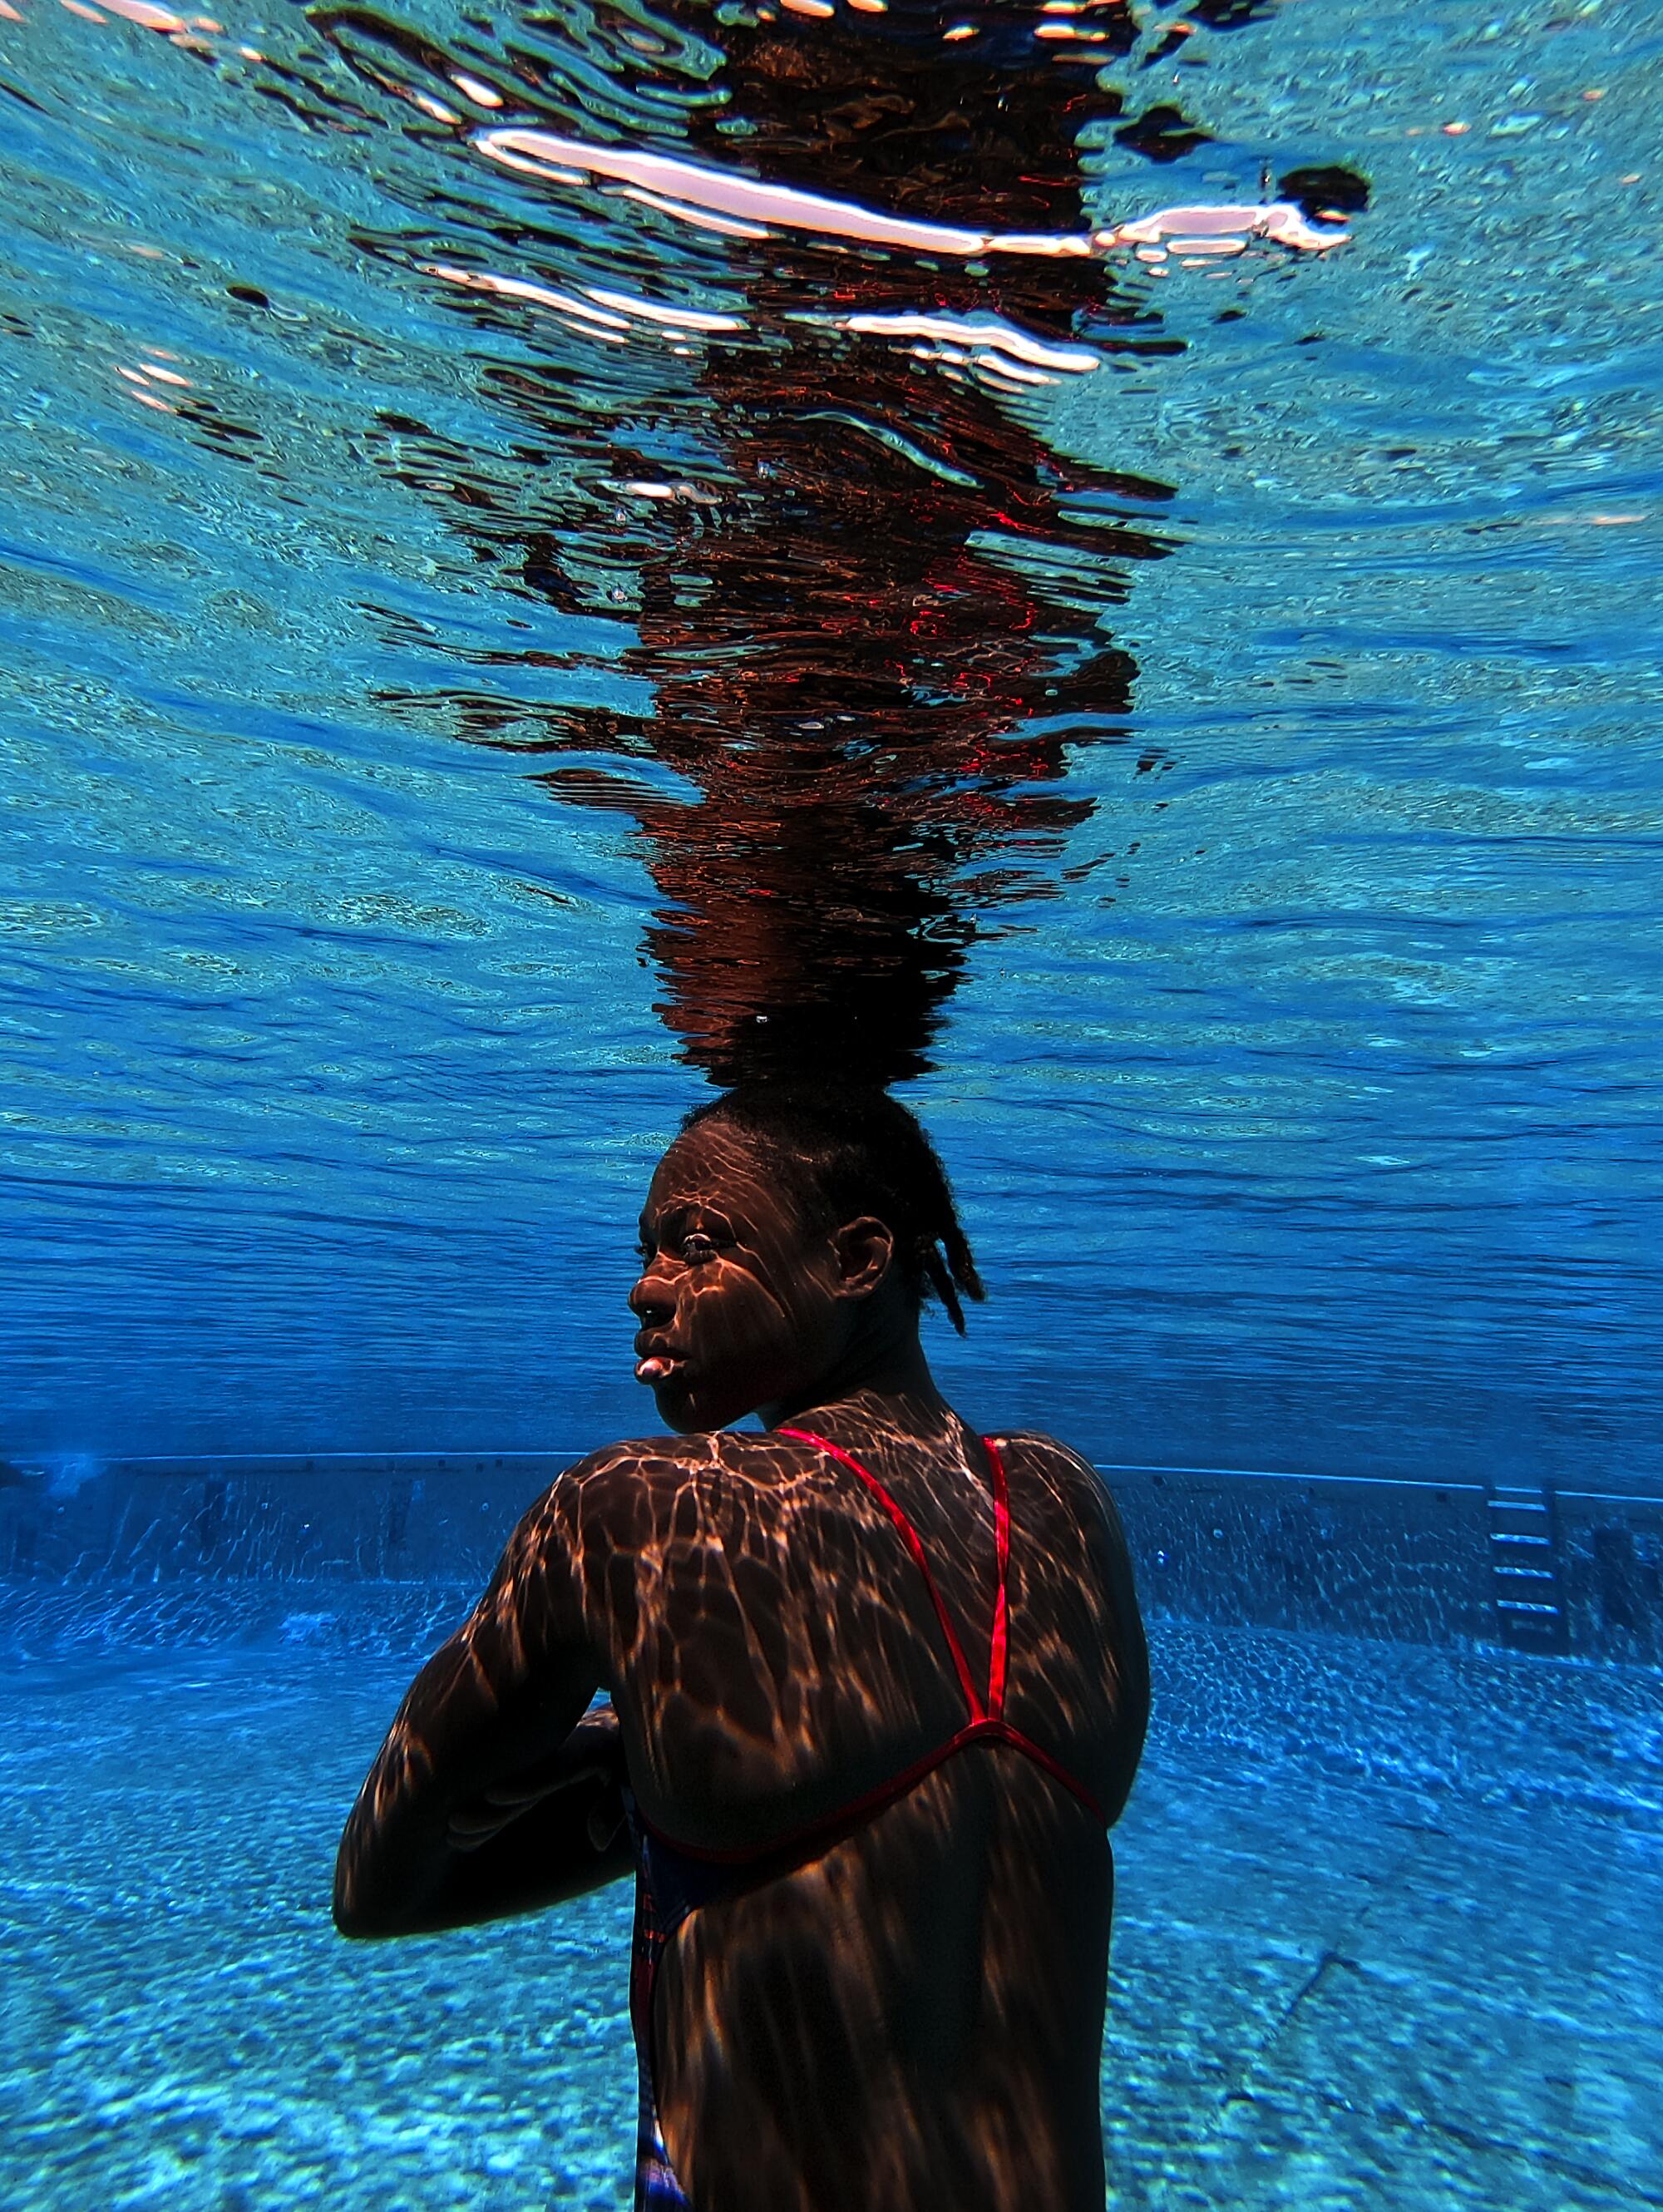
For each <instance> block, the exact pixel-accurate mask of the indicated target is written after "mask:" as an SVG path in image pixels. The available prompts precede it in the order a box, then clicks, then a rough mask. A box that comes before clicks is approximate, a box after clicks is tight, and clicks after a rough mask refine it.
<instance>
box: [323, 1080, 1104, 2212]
mask: <svg viewBox="0 0 1663 2212" xmlns="http://www.w3.org/2000/svg"><path fill="white" fill-rule="evenodd" d="M642 1237H643V1246H644V1258H645V1263H646V1264H645V1270H644V1272H643V1273H642V1275H641V1278H640V1281H639V1282H638V1283H637V1284H636V1285H635V1287H634V1291H632V1292H631V1294H630V1304H631V1305H632V1307H633V1308H634V1311H635V1314H636V1316H637V1318H638V1320H639V1322H640V1335H639V1336H638V1338H637V1340H636V1348H637V1352H638V1355H639V1364H638V1367H637V1370H636V1371H637V1373H638V1375H639V1376H640V1378H641V1379H642V1380H643V1381H645V1382H646V1383H650V1385H651V1386H652V1391H653V1394H654V1396H655V1398H656V1400H657V1401H658V1406H659V1413H660V1414H661V1415H662V1416H663V1417H664V1418H665V1419H666V1420H667V1421H668V1422H669V1423H670V1424H671V1426H672V1427H673V1428H674V1429H675V1430H676V1431H677V1432H678V1433H677V1437H657V1438H653V1439H652V1440H650V1441H647V1442H645V1443H627V1444H621V1445H617V1446H615V1447H613V1448H612V1449H609V1450H606V1451H602V1452H598V1453H597V1454H595V1455H593V1456H592V1457H591V1458H589V1459H587V1460H586V1461H584V1462H581V1463H580V1465H578V1466H577V1467H575V1468H572V1469H570V1470H569V1471H568V1472H567V1474H563V1475H562V1476H561V1478H560V1480H558V1481H557V1482H556V1483H555V1485H554V1486H553V1487H552V1488H551V1489H550V1490H549V1492H547V1494H546V1495H545V1496H544V1497H543V1498H542V1499H541V1500H539V1502H538V1503H537V1504H536V1505H535V1506H534V1507H533V1508H532V1509H531V1512H530V1513H529V1514H528V1515H527V1516H526V1517H525V1520H524V1521H523V1522H522V1523H521V1524H520V1527H519V1529H518V1530H517V1531H516V1533H515V1534H514V1536H513V1540H512V1541H511V1542H510V1544H509V1546H508V1548H507V1552H506V1553H505V1554H504V1556H503V1559H502V1562H501V1565H500V1566H499V1567H498V1570H497V1571H496V1574H495V1577H494V1578H493V1580H492V1582H491V1584H490V1586H489V1589H488V1590H487V1591H486V1593H485V1595H484V1596H483V1598H482V1599H481V1601H480V1602H479V1604H478V1606H477V1607H476V1609H475V1611H474V1613H473V1615H472V1617H471V1618H470V1620H469V1621H468V1622H467V1623H466V1625H465V1626H464V1627H463V1628H462V1629H461V1630H460V1631H459V1632H458V1633H457V1635H455V1636H454V1637H453V1638H452V1639H451V1641H450V1642H449V1643H448V1644H446V1646H445V1647H444V1649H443V1650H441V1651H440V1653H439V1654H438V1655H437V1656H436V1657H435V1658H434V1659H433V1660H432V1661H430V1662H429V1663H428V1665H427V1667H425V1668H423V1669H422V1673H421V1674H420V1675H418V1677H417V1678H416V1682H415V1684H414V1685H413V1686H412V1687H411V1689H410V1693H409V1695H408V1696H407V1697H406V1699H405V1700H404V1705H403V1706H402V1707H401V1709H400V1711H399V1713H398V1718H397V1719H396V1720H395V1722H394V1723H393V1726H392V1729H391V1732H390V1734H389V1735H388V1737H387V1740H386V1742H385V1745H384V1746H383V1747H382V1749H381V1751H380V1753H379V1756H378V1757H377V1759H376V1761H375V1764H374V1765H373V1768H372V1769H371V1771H370V1774H369V1778H368V1779H367V1782H366V1783H365V1785H364V1788H363V1790H362V1793H361V1796H360V1797H359V1800H358V1803H357V1805H356V1807H355V1808H354V1811H353V1814H352V1816H351V1819H350V1820H349V1822H348V1824H347V1829H346V1833H345V1835H344V1837H343V1839H342V1844H341V1854H340V1860H339V1864H338V1867H337V1877H336V1908H335V1909H336V1918H337V1923H338V1925H339V1926H340V1927H341V1929H343V1931H344V1932H345V1933H346V1934H348V1935H351V1936H391V1935H401V1934H408V1933H415V1932H418V1931H422V1930H429V1929H442V1928H448V1927H455V1926H459V1925H463V1924H465V1923H470V1922H476V1921H482V1920H488V1919H491V1918H494V1917H500V1916H501V1915H503V1914H506V1913H512V1912H517V1911H531V1910H534V1909H536V1908H537V1907H539V1906H543V1905H553V1904H557V1903H559V1902H561V1900H562V1899H567V1898H571V1897H574V1896H576V1895H578V1894H580V1893H582V1892H584V1891H586V1890H588V1889H591V1888H593V1887H596V1886H597V1885H598V1884H599V1883H602V1882H605V1881H610V1880H612V1879H614V1878H615V1877H616V1876H618V1875H622V1874H624V1873H625V1872H627V1871H628V1870H629V1869H631V1868H632V1867H633V1868H634V1870H635V1873H636V1875H637V1893H636V1895H637V1909H636V1933H635V1967H634V1980H633V1984H632V2014H633V2017H634V2026H635V2033H636V2039H637V2044H638V2048H639V2051H640V2063H641V2078H642V2085H643V2094H642V2132H641V2148H640V2162H639V2166H638V2178H637V2196H636V2203H637V2204H638V2206H639V2205H648V2204H652V2205H683V2206H698V2207H702V2208H707V2212H713V2208H718V2207H719V2208H721V2212H747V2208H752V2207H755V2208H756V2212H791V2208H803V2212H807V2208H810V2207H826V2208H828V2212H829V2208H833V2207H835V2208H836V2212H850V2208H853V2207H859V2208H862V2212H879V2208H893V2212H902V2209H903V2208H905V2212H925V2208H928V2212H938V2208H941V2207H944V2206H949V2205H950V2206H955V2207H970V2206H975V2207H983V2206H985V2207H989V2208H993V2207H1010V2208H1013V2212H1014V2208H1017V2207H1021V2208H1022V2212H1075V2208H1078V2209H1079V2212H1085V2208H1087V2207H1089V2208H1091V2212H1101V2207H1102V2202H1103V2166H1102V2133H1101V2125H1100V2120H1099V2110H1098V2080H1097V2069H1098V2063H1099V2056H1100V2051H1101V2045H1102V2019H1103V2002H1104V1990H1105V1983H1106V1977H1107V1967H1108V1933H1109V1912H1110V1903H1111V1895H1112V1868H1111V1861H1110V1856H1109V1850H1108V1840H1107V1836H1106V1830H1107V1828H1108V1826H1109V1824H1110V1823H1111V1822H1112V1821H1113V1820H1114V1818H1115V1817H1116V1815H1117V1814H1119V1812H1120V1808H1121V1805H1122V1804H1123V1803H1124V1802H1125V1799H1126V1792H1127V1790H1128V1789H1129V1787H1130V1785H1131V1782H1132V1773H1133V1771H1134V1769H1135V1767H1136V1765H1137V1760H1138V1753H1139V1749H1140V1747H1141V1744H1142V1740H1143V1733H1144V1721H1145V1717H1146V1714H1147V1709H1148V1674H1147V1664H1146V1660H1145V1656H1144V1643H1143V1635H1142V1631H1141V1628H1140V1626H1139V1623H1138V1608H1137V1601H1136V1598H1135V1596H1134V1594H1133V1590H1132V1578H1131V1574H1130V1571H1129V1568H1128V1565H1127V1560H1126V1547H1125V1543H1124V1541H1123V1539H1122V1536H1121V1534H1120V1527H1119V1523H1118V1521H1117V1519H1116V1516H1115V1514H1114V1508H1113V1506H1112V1504H1110V1503H1109V1501H1108V1498H1107V1497H1106V1495H1105V1494H1104V1492H1103V1491H1102V1487H1101V1486H1100V1484H1099V1483H1098V1481H1097V1479H1096V1476H1095V1474H1093V1473H1092V1471H1091V1470H1090V1468H1088V1467H1087V1466H1086V1465H1085V1464H1084V1462H1083V1461H1081V1460H1079V1459H1078V1458H1077V1457H1076V1456H1075V1455H1074V1454H1073V1453H1072V1452H1071V1451H1069V1450H1067V1449H1065V1447H1064V1446H1062V1445H1060V1444H1058V1443H1053V1442H1052V1441H1051V1440H1050V1439H1049V1438H1047V1437H1037V1436H1029V1435H1007V1436H1001V1437H994V1438H988V1439H985V1440H983V1439H979V1438H977V1437H975V1436H974V1435H973V1434H972V1433H971V1432H970V1431H968V1429H967V1428H966V1427H965V1425H964V1424H963V1423H962V1421H961V1420H960V1419H959V1418H958V1416H957V1415H956V1413H954V1412H953V1411H952V1410H951V1408H950V1407H949V1406H948V1405H947V1404H946V1403H945V1401H944V1400H943V1398H942V1397H941V1395H940V1394H939V1392H938V1390H937V1389H936V1387H935V1384H934V1383H933V1381H932V1377H931V1375H930V1370H929V1367H928V1364H927V1363H926V1358H925V1355H924V1352H923V1350H922V1348H921V1346H920V1341H919V1328H918V1321H919V1308H920V1301H921V1300H922V1298H923V1297H926V1296H928V1295H932V1294H933V1295H934V1296H935V1297H938V1298H939V1299H940V1301H941V1302H942V1303H943V1304H944V1305H945V1306H946V1308H947V1310H948V1312H949V1314H950V1316H951V1317H952V1318H953V1319H954V1320H955V1321H956V1322H960V1323H961V1325H962V1315H961V1313H960V1310H959V1298H960V1297H961V1295H966V1296H969V1297H980V1295H981V1287H980V1282H979V1281H978V1279H977V1277H976V1273H975V1269H974V1264H973V1262H972V1261H971V1257H970V1253H969V1249H968V1246H967V1245H966V1243H965V1241H964V1237H963V1233H962V1230H961V1229H960V1227H959V1224H958V1220H957V1217H956V1212H955V1210H954V1207H953V1202H952V1199H951V1196H950V1193H949V1191H948V1188H947V1184H946V1182H945V1179H944V1176H943V1175H942V1173H941V1170H940V1166H939V1164H938V1161H937V1159H936V1158H935V1155H934V1153H933V1152H932V1150H931V1148H930V1146H929V1143H928V1140H927V1139H926V1137H925V1136H924V1134H923V1132H922V1131H921V1130H920V1128H919V1127H918V1124H917V1123H916V1122H915V1121H913V1119H912V1117H911V1116H910V1115H908V1114H907V1113H906V1112H905V1110H904V1109H901V1107H899V1106H898V1105H896V1104H895V1102H894V1101H893V1100H891V1099H889V1098H887V1097H883V1096H882V1095H881V1094H879V1093H877V1092H875V1091H873V1092H864V1093H862V1092H845V1093H843V1094H841V1095H840V1096H837V1097H828V1096H825V1095H822V1094H820V1093H818V1092H810V1091H805V1090H803V1089H801V1088H794V1087H782V1086H775V1087H769V1086H753V1087H751V1088H749V1089H741V1090H739V1091H735V1092H732V1093H730V1094H728V1095H727V1096H725V1097H722V1098H719V1099H717V1100H715V1101H714V1102H713V1103H711V1104H710V1105H708V1106H707V1107H704V1108H702V1109H700V1111H699V1112H698V1113H697V1114H695V1115H694V1116H693V1117H692V1118H691V1120H690V1121H689V1123H688V1125H687V1126H686V1127H685V1128H684V1130H683V1134H682V1135H681V1136H680V1137H679V1138H678V1139H677V1141H676V1143H675V1144H674V1145H672V1146H671V1149H670V1151H669V1152H667V1153H666V1154H665V1158H664V1159H663V1160H662V1161H661V1162H660V1164H659V1169H658V1171H657V1173H656V1174H655V1176H653V1179H652V1188H651V1190H650V1192H649V1194H648V1198H647V1203H646V1211H645V1212H644V1214H643V1216H642ZM753 1412H754V1413H758V1414H760V1416H761V1418H762V1421H763V1422H764V1424H765V1428H764V1431H763V1433H762V1434H760V1435H756V1434H751V1433H748V1432H747V1433H735V1432H732V1431H730V1430H729V1429H728V1426H727V1425H728V1424H729V1423H731V1422H734V1421H737V1420H738V1419H741V1418H742V1417H743V1415H745V1414H747V1413H753ZM598 1691H603V1692H607V1693H608V1694H609V1696H610V1704H607V1705H600V1706H598V1707H596V1708H595V1709H594V1710H593V1711H589V1708H590V1705H591V1700H592V1699H593V1698H594V1696H595V1694H596V1692H598Z"/></svg>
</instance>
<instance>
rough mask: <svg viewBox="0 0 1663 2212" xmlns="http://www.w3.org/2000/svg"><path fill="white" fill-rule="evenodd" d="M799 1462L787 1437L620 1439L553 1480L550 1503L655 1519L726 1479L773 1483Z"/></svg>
mask: <svg viewBox="0 0 1663 2212" xmlns="http://www.w3.org/2000/svg"><path fill="white" fill-rule="evenodd" d="M803 1457H804V1447H803V1446H802V1445H801V1444H800V1443H794V1442H792V1441H791V1440H790V1439H788V1438H786V1437H774V1436H767V1435H762V1434H759V1433H755V1432H752V1431H746V1430H733V1429H721V1430H714V1431H699V1432H697V1433H695V1434H693V1435H689V1436H642V1437H620V1438H619V1439H618V1441H617V1442H616V1443H610V1444H605V1445H603V1446H602V1447H601V1449H599V1450H598V1451H592V1452H589V1453H586V1455H585V1456H584V1457H583V1458H582V1459H580V1460H578V1461H575V1462H574V1463H573V1465H572V1466H570V1467H568V1468H567V1469H566V1470H565V1472H564V1473H563V1474H561V1475H559V1476H558V1477H556V1479H555V1483H554V1485H553V1486H552V1487H551V1489H550V1490H549V1492H547V1497H548V1499H549V1501H550V1502H551V1503H555V1504H557V1505H559V1506H560V1507H561V1508H563V1510H565V1511H567V1513H574V1512H575V1513H580V1514H582V1515H584V1516H592V1515H593V1514H595V1513H597V1512H604V1511H622V1512H623V1513H625V1514H634V1513H639V1512H640V1511H642V1510H646V1511H648V1512H651V1513H654V1514H655V1515H656V1513H657V1512H659V1511H661V1510H663V1509H664V1508H665V1506H666V1505H671V1504H675V1503H677V1501H679V1502H681V1503H683V1504H691V1503H692V1502H693V1501H694V1500H695V1499H696V1498H698V1497H700V1496H701V1495H702V1494H705V1493H706V1492H707V1491H708V1489H709V1486H711V1484H712V1483H713V1482H714V1481H719V1480H720V1479H721V1478H722V1477H724V1476H728V1477H733V1478H737V1479H738V1480H742V1481H743V1480H751V1481H759V1482H764V1481H768V1480H778V1479H779V1477H780V1474H783V1473H785V1472H786V1471H788V1470H789V1469H791V1468H795V1467H796V1466H797V1465H798V1463H800V1462H801V1461H802V1459H803Z"/></svg>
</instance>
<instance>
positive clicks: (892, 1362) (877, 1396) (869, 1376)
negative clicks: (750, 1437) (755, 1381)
mask: <svg viewBox="0 0 1663 2212" xmlns="http://www.w3.org/2000/svg"><path fill="white" fill-rule="evenodd" d="M757 1411H758V1413H759V1414H760V1415H761V1418H762V1421H763V1422H764V1424H765V1425H767V1426H768V1428H771V1429H773V1428H778V1427H780V1425H782V1424H786V1423H789V1422H792V1421H797V1420H801V1419H804V1418H805V1417H806V1416H808V1415H809V1414H810V1413H811V1414H812V1415H813V1416H814V1418H815V1419H816V1421H834V1422H847V1423H849V1424H850V1425H853V1426H856V1427H858V1428H859V1429H860V1430H861V1431H864V1432H868V1433H870V1432H871V1431H873V1430H877V1431H882V1432H883V1433H884V1434H885V1435H888V1436H890V1437H902V1436H907V1437H919V1438H920V1439H923V1440H926V1441H936V1440H938V1439H939V1438H941V1437H944V1436H945V1435H946V1434H948V1433H949V1431H950V1430H951V1429H952V1428H953V1426H954V1425H955V1423H956V1415H955V1414H954V1413H953V1410H952V1408H951V1407H950V1406H949V1404H948V1403H947V1401H946V1400H945V1399H944V1397H943V1396H942V1395H941V1393H940V1391H939V1390H938V1389H937V1388H936V1381H935V1377H934V1376H933V1375H932V1374H931V1372H930V1363H929V1361H928V1359H927V1358H926V1357H925V1353H924V1346H922V1344H920V1341H919V1334H918V1322H917V1320H916V1317H915V1316H913V1315H911V1314H908V1315H907V1316H906V1317H905V1321H904V1323H903V1324H902V1325H901V1327H899V1328H886V1329H882V1330H872V1331H871V1332H865V1331H863V1332H861V1333H860V1334H858V1335H857V1336H856V1337H855V1338H854V1340H853V1341H852V1342H851V1343H850V1344H849V1345H848V1346H847V1349H846V1350H845V1352H844V1354H843V1356H842V1358H841V1359H839V1360H838V1361H837V1362H836V1363H835V1364H834V1365H833V1366H832V1367H831V1368H830V1369H829V1370H828V1371H827V1372H826V1373H824V1374H822V1375H821V1376H817V1377H816V1380H815V1383H814V1384H813V1386H812V1387H811V1389H807V1390H804V1391H803V1392H802V1393H800V1394H793V1395H792V1397H791V1398H790V1399H788V1400H785V1401H781V1402H780V1404H778V1405H774V1406H762V1407H758V1408H757Z"/></svg>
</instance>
